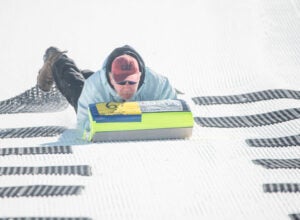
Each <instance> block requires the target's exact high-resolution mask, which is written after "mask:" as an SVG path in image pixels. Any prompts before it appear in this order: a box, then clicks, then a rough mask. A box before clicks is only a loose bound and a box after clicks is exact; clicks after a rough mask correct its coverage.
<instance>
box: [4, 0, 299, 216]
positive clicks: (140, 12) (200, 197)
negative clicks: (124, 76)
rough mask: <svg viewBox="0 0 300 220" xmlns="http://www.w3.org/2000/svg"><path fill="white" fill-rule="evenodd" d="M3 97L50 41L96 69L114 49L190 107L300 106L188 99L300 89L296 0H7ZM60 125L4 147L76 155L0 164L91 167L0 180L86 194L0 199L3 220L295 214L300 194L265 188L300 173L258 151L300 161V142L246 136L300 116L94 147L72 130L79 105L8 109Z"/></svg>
mask: <svg viewBox="0 0 300 220" xmlns="http://www.w3.org/2000/svg"><path fill="white" fill-rule="evenodd" d="M0 30H1V35H0V39H1V40H0V49H1V51H0V63H1V67H2V68H1V76H2V77H1V82H0V99H1V100H3V99H7V98H10V97H12V96H15V95H17V94H20V93H21V92H23V91H25V90H27V89H29V88H31V87H32V86H33V85H35V82H36V75H37V72H38V70H39V68H40V67H41V66H42V55H43V53H44V51H45V49H46V48H47V47H49V46H57V47H59V48H61V49H67V50H69V53H68V55H69V56H70V57H72V58H73V59H74V60H75V61H76V63H77V64H78V66H79V67H80V68H82V69H84V68H89V69H92V70H97V69H99V68H100V67H101V65H102V62H103V60H104V59H105V57H106V56H107V55H108V54H109V53H110V52H111V51H112V50H113V49H114V48H115V47H118V46H122V45H124V44H129V45H131V46H133V47H135V48H136V49H137V50H138V51H139V52H140V53H141V55H142V56H143V57H144V60H145V62H146V64H147V65H148V66H150V67H151V68H153V69H154V70H156V71H157V72H160V73H162V74H164V75H166V76H167V77H169V79H170V81H171V82H172V84H174V85H175V87H176V88H178V89H179V90H181V91H184V92H185V96H184V98H185V99H186V100H187V101H188V102H189V104H190V105H191V107H192V111H193V114H194V116H205V117H216V116H229V115H250V114H257V113H265V112H269V111H275V110H279V109H286V108H295V107H298V108H299V107H300V101H299V100H293V99H278V100H269V101H262V102H256V103H249V104H241V105H216V106H196V105H194V104H193V102H192V101H191V97H196V96H210V95H233V94H241V93H248V92H255V91H261V90H266V89H293V90H299V86H300V74H299V69H300V68H299V67H300V2H299V1H297V0H244V1H238V0H225V1H224V0H190V1H184V0H182V1H179V0H165V1H161V0H157V1H156V0H152V1H142V0H130V1H121V0H101V1H96V0H88V1H86V0H51V1H50V0H45V1H39V0H26V1H22V0H1V1H0ZM46 125H60V126H67V127H68V128H69V130H68V131H66V132H65V133H64V134H62V135H61V136H59V137H49V138H27V139H0V147H1V148H3V147H28V146H48V145H64V144H71V145H73V146H74V147H73V151H74V154H66V155H38V156H36V155H35V156H33V155H31V156H7V157H2V158H0V166H48V165H77V164H78V165H80V164H86V165H90V166H91V167H92V173H93V175H92V176H90V177H81V176H55V175H54V176H50V175H49V176H43V175H36V176H34V175H28V176H26V175H25V176H1V177H0V186H16V185H31V184H32V185H36V184H57V185H59V184H61V185H68V184H70V185H84V186H85V189H84V191H83V193H82V194H81V195H78V196H65V197H31V198H30V197H29V198H0V218H1V217H5V216H8V217H13V216H62V217H63V216H86V217H91V218H93V219H97V220H99V219H114V220H115V219H122V220H123V219H130V220H132V219H138V220H140V219H173V220H175V219H226V220H227V219H228V220H232V219H251V220H252V219H276V220H277V219H278V220H279V219H288V218H289V217H288V214H291V213H300V197H299V194H297V193H269V194H268V193H263V188H262V184H264V183H299V179H300V173H299V171H298V170H296V169H293V170H286V169H285V170H268V169H264V168H262V167H261V166H257V165H255V164H253V162H252V160H254V159H260V158H299V155H300V149H299V148H298V147H288V148H250V147H248V146H247V144H246V143H245V139H247V138H269V137H282V136H289V135H296V134H299V130H300V120H299V119H297V120H292V121H289V122H284V123H280V124H276V125H270V126H264V127H254V128H231V129H225V128H204V127H200V126H198V125H197V124H196V123H195V127H194V132H193V136H192V137H191V138H190V139H189V140H171V141H139V142H134V141H133V142H115V143H98V144H87V143H85V142H83V141H80V140H78V139H76V135H75V131H74V130H73V128H74V126H75V113H74V111H73V109H72V108H71V107H69V108H68V109H66V110H65V111H63V112H58V113H43V114H42V113H41V114H14V115H0V128H15V127H24V126H26V127H27V126H28V127H30V126H46Z"/></svg>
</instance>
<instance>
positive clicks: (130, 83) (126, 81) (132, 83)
mask: <svg viewBox="0 0 300 220" xmlns="http://www.w3.org/2000/svg"><path fill="white" fill-rule="evenodd" d="M116 83H117V84H118V85H121V86H124V85H126V83H128V84H129V85H135V84H137V82H134V81H130V80H125V81H121V82H116Z"/></svg>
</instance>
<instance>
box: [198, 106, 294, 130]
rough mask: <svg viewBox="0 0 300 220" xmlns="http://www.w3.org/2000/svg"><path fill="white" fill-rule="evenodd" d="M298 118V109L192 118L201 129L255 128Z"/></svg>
mask: <svg viewBox="0 0 300 220" xmlns="http://www.w3.org/2000/svg"><path fill="white" fill-rule="evenodd" d="M298 118H300V108H291V109H284V110H279V111H273V112H268V113H263V114H256V115H246V116H227V117H194V119H195V122H196V123H197V124H198V125H200V126H202V127H219V128H240V127H257V126H265V125H271V124H276V123H281V122H286V121H290V120H294V119H298Z"/></svg>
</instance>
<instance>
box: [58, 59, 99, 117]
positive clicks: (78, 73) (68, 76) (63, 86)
mask: <svg viewBox="0 0 300 220" xmlns="http://www.w3.org/2000/svg"><path fill="white" fill-rule="evenodd" d="M52 72H53V78H54V81H55V83H56V87H57V88H58V90H59V91H60V92H61V93H62V94H63V96H64V97H66V99H67V100H68V102H69V103H70V104H71V105H72V106H73V107H74V109H75V112H77V102H78V99H79V96H80V94H81V91H82V88H83V84H84V81H85V79H87V78H88V77H89V76H91V75H92V74H93V73H94V72H93V71H91V70H80V69H79V68H78V67H77V66H76V64H75V62H74V61H73V60H72V59H70V58H69V57H67V56H66V55H63V56H62V57H60V58H59V59H58V60H57V61H56V62H55V63H54V64H53V66H52Z"/></svg>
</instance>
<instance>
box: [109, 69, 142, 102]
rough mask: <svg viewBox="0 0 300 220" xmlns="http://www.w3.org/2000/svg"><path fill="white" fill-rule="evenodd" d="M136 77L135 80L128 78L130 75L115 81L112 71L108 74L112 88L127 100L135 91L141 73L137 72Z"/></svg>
mask: <svg viewBox="0 0 300 220" xmlns="http://www.w3.org/2000/svg"><path fill="white" fill-rule="evenodd" d="M137 74H138V78H137V79H136V78H135V80H132V81H131V80H130V76H129V77H128V79H126V80H125V81H123V82H116V81H115V80H114V78H113V75H112V73H110V74H109V78H110V82H111V84H112V86H113V87H114V89H115V90H116V92H117V94H118V95H119V96H120V97H121V98H122V99H124V100H129V99H130V98H131V97H132V96H133V95H134V94H135V93H136V91H137V88H138V85H139V81H140V77H141V73H140V72H139V73H137Z"/></svg>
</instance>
